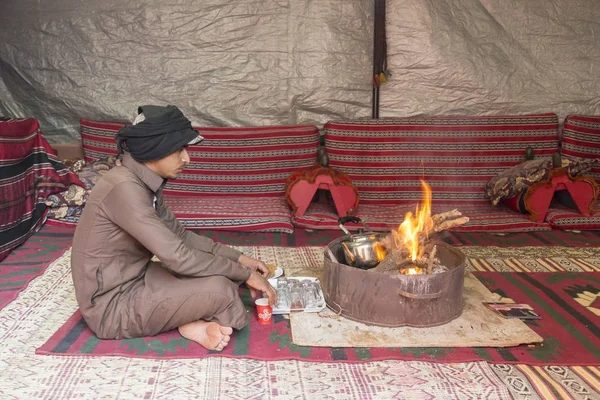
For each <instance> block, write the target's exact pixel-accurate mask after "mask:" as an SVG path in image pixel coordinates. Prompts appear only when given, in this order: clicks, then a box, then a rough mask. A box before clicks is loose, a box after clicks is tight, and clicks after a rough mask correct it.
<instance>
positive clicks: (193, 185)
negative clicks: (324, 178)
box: [80, 119, 319, 233]
mask: <svg viewBox="0 0 600 400" xmlns="http://www.w3.org/2000/svg"><path fill="white" fill-rule="evenodd" d="M80 122H81V137H82V142H83V143H82V145H83V150H84V154H85V158H86V160H87V161H93V160H94V159H98V158H101V157H104V156H108V155H115V154H117V148H116V141H115V135H116V133H117V131H118V130H119V129H120V128H121V127H123V126H124V125H125V123H121V122H107V121H92V120H88V119H81V121H80ZM194 129H196V130H197V131H198V133H199V134H200V135H202V136H203V137H204V140H203V141H202V142H201V143H199V144H197V145H193V146H189V147H188V152H189V154H190V158H191V162H190V164H188V165H187V167H186V169H185V170H184V171H183V173H182V174H181V175H180V177H179V178H178V179H176V180H172V181H169V182H168V183H167V185H166V186H165V189H164V195H165V200H166V202H167V203H168V204H169V205H170V206H171V208H172V209H173V211H174V213H175V215H176V216H177V217H178V218H179V219H180V220H181V222H182V223H183V224H184V225H186V226H188V227H193V228H207V229H221V230H237V231H273V232H289V233H291V232H293V225H292V222H291V211H290V209H289V207H288V206H287V203H286V202H285V180H286V179H287V177H288V176H289V175H290V174H291V173H293V172H296V171H302V170H305V169H307V168H310V167H311V166H313V165H314V164H315V162H316V157H317V148H318V143H319V131H318V129H317V127H316V126H314V125H290V126H285V125H281V126H262V127H244V128H198V127H195V128H194Z"/></svg>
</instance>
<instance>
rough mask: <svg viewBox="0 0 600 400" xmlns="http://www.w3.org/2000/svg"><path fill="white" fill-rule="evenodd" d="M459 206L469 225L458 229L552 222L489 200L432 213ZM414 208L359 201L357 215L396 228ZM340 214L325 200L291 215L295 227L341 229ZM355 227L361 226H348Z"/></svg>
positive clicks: (540, 227)
mask: <svg viewBox="0 0 600 400" xmlns="http://www.w3.org/2000/svg"><path fill="white" fill-rule="evenodd" d="M455 208H456V209H458V210H459V211H460V212H461V213H462V214H463V215H465V216H467V217H469V219H470V220H469V222H468V223H467V224H466V225H463V226H460V227H457V228H454V229H452V230H456V231H468V232H527V231H548V230H550V225H549V224H547V223H542V224H538V223H535V222H532V221H530V220H529V219H528V218H527V216H526V215H525V214H520V213H518V212H515V211H513V210H511V209H509V208H508V207H506V206H503V205H500V206H498V207H494V206H492V205H491V204H489V203H482V204H466V205H458V206H456V205H443V204H439V205H434V206H433V208H432V209H433V211H432V212H433V213H434V214H437V213H441V212H444V211H449V210H452V209H455ZM409 211H412V212H414V211H415V205H414V204H413V205H374V204H359V206H358V212H357V213H356V216H357V217H359V218H361V219H362V220H364V221H366V222H367V224H368V225H369V227H370V228H371V229H373V230H375V231H389V230H391V229H397V228H398V225H399V224H400V223H401V222H402V221H403V220H404V215H405V214H406V213H407V212H409ZM337 220H338V216H337V214H336V213H335V208H333V206H332V205H328V204H324V203H313V204H311V205H310V207H309V208H308V210H307V211H306V214H304V215H303V216H301V217H292V222H293V224H294V226H296V227H299V228H306V229H339V227H338V224H337ZM346 226H347V227H348V228H351V229H353V230H356V229H358V228H361V227H362V225H360V224H358V225H353V224H348V225H346Z"/></svg>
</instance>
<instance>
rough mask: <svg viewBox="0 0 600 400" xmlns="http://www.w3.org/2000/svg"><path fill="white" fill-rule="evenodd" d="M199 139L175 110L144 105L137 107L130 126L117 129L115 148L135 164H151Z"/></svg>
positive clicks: (182, 116)
mask: <svg viewBox="0 0 600 400" xmlns="http://www.w3.org/2000/svg"><path fill="white" fill-rule="evenodd" d="M203 139H204V138H203V137H202V136H200V135H198V132H196V131H195V130H194V129H193V128H192V123H191V122H190V120H189V119H187V118H186V117H185V116H184V115H183V113H182V112H181V110H179V108H177V107H175V106H171V105H169V106H166V107H162V106H152V105H147V106H140V107H139V108H138V116H137V117H136V119H135V121H134V122H133V124H132V125H128V126H125V127H123V128H121V129H120V130H119V132H118V133H117V148H118V150H119V153H121V152H123V151H126V152H128V153H130V154H131V156H132V157H133V158H134V159H135V160H137V161H140V162H144V161H154V160H159V159H161V158H163V157H166V156H168V155H169V154H171V153H173V152H174V151H177V150H179V149H180V148H182V147H183V146H186V145H190V144H196V143H198V142H200V141H201V140H203Z"/></svg>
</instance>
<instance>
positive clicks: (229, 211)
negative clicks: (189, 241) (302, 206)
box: [165, 194, 294, 233]
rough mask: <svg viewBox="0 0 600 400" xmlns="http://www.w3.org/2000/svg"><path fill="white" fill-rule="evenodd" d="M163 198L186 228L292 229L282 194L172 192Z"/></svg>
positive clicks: (236, 229) (286, 230)
mask: <svg viewBox="0 0 600 400" xmlns="http://www.w3.org/2000/svg"><path fill="white" fill-rule="evenodd" d="M165 202H166V203H167V204H168V205H169V206H170V207H171V209H172V210H173V212H174V213H175V216H176V217H177V218H178V219H179V221H181V223H182V224H183V225H184V226H185V227H187V228H192V229H194V228H197V229H200V228H202V229H212V230H225V231H227V230H229V231H242V232H247V231H262V232H284V233H292V232H293V231H294V227H293V226H292V222H291V213H290V209H289V207H288V205H287V203H286V201H285V197H283V196H280V197H256V198H248V197H245V198H241V197H238V196H227V197H219V198H214V197H206V196H194V197H190V196H174V195H168V194H165Z"/></svg>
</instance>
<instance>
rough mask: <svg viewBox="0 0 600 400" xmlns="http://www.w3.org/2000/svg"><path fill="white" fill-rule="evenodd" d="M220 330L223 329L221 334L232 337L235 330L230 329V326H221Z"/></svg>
mask: <svg viewBox="0 0 600 400" xmlns="http://www.w3.org/2000/svg"><path fill="white" fill-rule="evenodd" d="M219 326H220V325H219ZM220 328H221V333H222V334H223V335H227V336H229V335H231V334H232V333H233V328H232V327H230V326H220Z"/></svg>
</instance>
